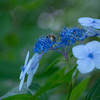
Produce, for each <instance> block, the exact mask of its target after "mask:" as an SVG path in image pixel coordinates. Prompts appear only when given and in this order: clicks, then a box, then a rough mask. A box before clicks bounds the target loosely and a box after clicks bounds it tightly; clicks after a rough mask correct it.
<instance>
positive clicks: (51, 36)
mask: <svg viewBox="0 0 100 100" xmlns="http://www.w3.org/2000/svg"><path fill="white" fill-rule="evenodd" d="M46 38H49V39H50V41H51V42H54V41H55V40H56V36H55V35H53V34H49V35H47V36H46Z"/></svg>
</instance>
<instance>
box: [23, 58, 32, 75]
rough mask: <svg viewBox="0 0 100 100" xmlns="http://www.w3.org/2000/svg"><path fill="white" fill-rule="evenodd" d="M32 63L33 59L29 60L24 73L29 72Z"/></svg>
mask: <svg viewBox="0 0 100 100" xmlns="http://www.w3.org/2000/svg"><path fill="white" fill-rule="evenodd" d="M31 63H32V59H30V60H29V62H28V64H27V66H26V68H25V71H24V72H23V75H24V74H26V73H27V71H28V69H29V68H30V67H31Z"/></svg>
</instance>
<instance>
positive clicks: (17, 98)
mask: <svg viewBox="0 0 100 100" xmlns="http://www.w3.org/2000/svg"><path fill="white" fill-rule="evenodd" d="M2 100H33V98H32V96H31V95H28V94H20V95H14V96H10V97H8V98H5V99H2ZM34 100H35V99H34Z"/></svg>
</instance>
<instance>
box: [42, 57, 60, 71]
mask: <svg viewBox="0 0 100 100" xmlns="http://www.w3.org/2000/svg"><path fill="white" fill-rule="evenodd" d="M59 61H61V60H59V59H57V60H55V61H53V62H52V63H51V64H50V65H49V66H48V67H47V68H46V69H45V71H44V73H45V72H47V71H48V70H49V69H50V68H51V67H53V66H54V65H55V64H57V63H58V62H59Z"/></svg>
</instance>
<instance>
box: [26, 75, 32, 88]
mask: <svg viewBox="0 0 100 100" xmlns="http://www.w3.org/2000/svg"><path fill="white" fill-rule="evenodd" d="M32 79H33V73H30V74H29V75H28V78H27V87H29V86H30V84H31V82H32Z"/></svg>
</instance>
